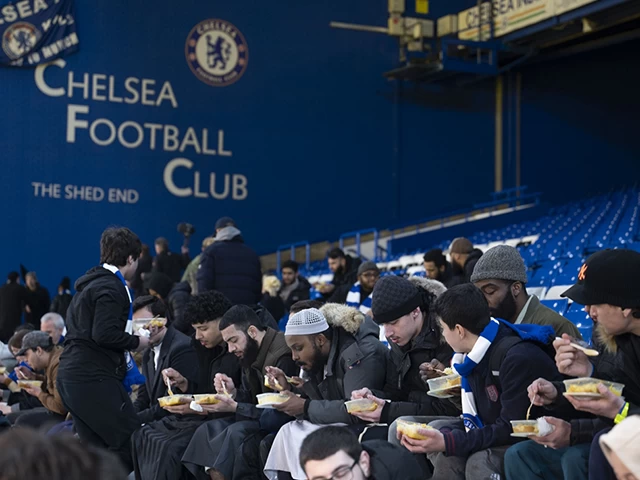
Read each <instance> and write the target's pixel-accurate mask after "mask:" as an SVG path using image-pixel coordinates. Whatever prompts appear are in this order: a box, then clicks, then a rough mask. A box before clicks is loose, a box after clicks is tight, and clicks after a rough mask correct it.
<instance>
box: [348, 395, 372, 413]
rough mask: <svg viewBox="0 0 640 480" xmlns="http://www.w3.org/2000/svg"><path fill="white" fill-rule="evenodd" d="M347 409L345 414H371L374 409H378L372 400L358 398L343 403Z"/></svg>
mask: <svg viewBox="0 0 640 480" xmlns="http://www.w3.org/2000/svg"><path fill="white" fill-rule="evenodd" d="M344 404H345V405H346V407H347V412H349V413H358V412H373V411H374V410H375V409H376V408H378V404H377V403H376V402H374V401H373V400H369V399H368V398H359V399H357V400H350V401H348V402H345V403H344Z"/></svg>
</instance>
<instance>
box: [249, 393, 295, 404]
mask: <svg viewBox="0 0 640 480" xmlns="http://www.w3.org/2000/svg"><path fill="white" fill-rule="evenodd" d="M256 398H257V399H258V405H276V404H278V403H284V402H286V401H287V400H289V397H288V396H287V395H283V394H282V393H261V394H260V395H257V396H256Z"/></svg>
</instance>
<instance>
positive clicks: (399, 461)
mask: <svg viewBox="0 0 640 480" xmlns="http://www.w3.org/2000/svg"><path fill="white" fill-rule="evenodd" d="M300 465H301V466H302V469H303V470H304V471H305V473H306V474H307V478H311V479H314V480H320V479H329V478H333V479H342V478H351V480H365V479H367V478H371V479H373V480H421V479H422V478H424V477H423V475H422V470H421V469H420V467H419V466H418V464H417V463H416V460H415V459H414V458H413V457H412V456H411V455H409V454H408V453H407V452H406V451H405V450H403V449H401V448H399V447H396V446H394V445H391V444H390V443H388V442H385V441H383V440H372V441H369V442H363V443H362V445H361V444H360V443H359V442H358V437H356V435H355V433H353V432H352V431H350V430H349V429H347V428H344V427H334V426H330V427H325V428H322V429H320V430H316V431H315V432H313V433H311V434H309V436H307V438H305V439H304V442H303V443H302V447H301V449H300Z"/></svg>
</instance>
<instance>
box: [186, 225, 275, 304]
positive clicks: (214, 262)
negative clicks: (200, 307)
mask: <svg viewBox="0 0 640 480" xmlns="http://www.w3.org/2000/svg"><path fill="white" fill-rule="evenodd" d="M197 280H198V292H200V293H203V292H208V291H209V290H217V291H218V292H221V293H223V294H224V295H225V296H226V297H227V298H229V300H231V302H232V303H233V304H243V305H254V304H257V303H258V302H259V301H260V298H261V297H262V270H261V268H260V259H259V258H258V255H257V254H256V252H255V251H254V250H253V249H252V248H251V247H249V246H247V245H245V243H244V240H243V239H242V235H241V233H240V230H238V229H237V228H236V226H235V223H234V221H233V220H232V219H230V218H228V217H223V218H221V219H220V220H218V221H217V222H216V241H215V242H214V243H213V244H212V245H210V246H209V247H208V248H207V249H206V250H205V251H204V252H203V253H202V256H201V258H200V267H199V269H198V275H197Z"/></svg>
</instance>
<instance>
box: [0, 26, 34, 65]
mask: <svg viewBox="0 0 640 480" xmlns="http://www.w3.org/2000/svg"><path fill="white" fill-rule="evenodd" d="M41 37H42V34H41V33H40V31H39V30H38V29H37V28H36V27H34V26H33V25H31V24H30V23H27V22H17V23H14V24H13V25H11V26H10V27H9V28H7V29H6V31H5V32H4V34H3V35H2V49H3V50H4V53H6V55H7V57H9V58H10V59H11V60H15V59H17V58H20V57H22V56H24V55H27V54H28V53H30V52H31V51H32V50H33V49H34V47H35V46H36V44H37V43H38V41H39V40H40V38H41Z"/></svg>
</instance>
